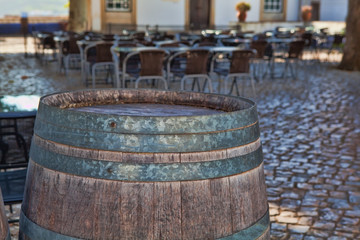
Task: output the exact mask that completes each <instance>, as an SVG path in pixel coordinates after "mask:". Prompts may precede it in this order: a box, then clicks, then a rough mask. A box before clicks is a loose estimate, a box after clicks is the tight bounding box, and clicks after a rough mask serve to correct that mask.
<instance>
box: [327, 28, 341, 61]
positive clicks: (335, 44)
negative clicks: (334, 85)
mask: <svg viewBox="0 0 360 240" xmlns="http://www.w3.org/2000/svg"><path fill="white" fill-rule="evenodd" d="M343 41H344V35H341V34H334V36H332V37H331V39H330V44H329V50H328V62H330V61H334V60H337V58H334V57H336V55H335V54H337V55H338V54H340V53H342V52H343V47H344V43H343ZM330 57H332V58H330Z"/></svg>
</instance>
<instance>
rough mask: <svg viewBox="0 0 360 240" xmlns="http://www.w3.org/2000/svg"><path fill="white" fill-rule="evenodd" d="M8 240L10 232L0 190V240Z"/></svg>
mask: <svg viewBox="0 0 360 240" xmlns="http://www.w3.org/2000/svg"><path fill="white" fill-rule="evenodd" d="M5 239H6V240H10V230H9V225H8V220H7V217H6V214H5V208H4V201H3V198H2V194H1V188H0V240H5Z"/></svg>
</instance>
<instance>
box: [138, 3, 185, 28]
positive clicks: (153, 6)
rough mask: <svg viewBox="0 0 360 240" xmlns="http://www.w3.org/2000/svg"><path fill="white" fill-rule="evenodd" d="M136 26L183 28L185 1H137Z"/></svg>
mask: <svg viewBox="0 0 360 240" xmlns="http://www.w3.org/2000/svg"><path fill="white" fill-rule="evenodd" d="M136 8H137V12H136V18H137V19H136V22H137V24H138V25H151V26H154V25H165V26H183V25H184V24H185V0H137V5H136Z"/></svg>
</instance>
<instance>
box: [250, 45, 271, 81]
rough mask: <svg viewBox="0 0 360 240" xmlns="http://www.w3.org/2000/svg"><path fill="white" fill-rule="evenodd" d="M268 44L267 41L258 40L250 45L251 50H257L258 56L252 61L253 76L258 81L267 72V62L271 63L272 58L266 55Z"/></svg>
mask: <svg viewBox="0 0 360 240" xmlns="http://www.w3.org/2000/svg"><path fill="white" fill-rule="evenodd" d="M267 45H268V43H267V41H266V40H257V41H252V42H251V43H250V48H251V49H255V50H256V55H255V56H254V58H252V59H251V61H252V62H253V63H254V64H253V75H254V78H255V79H256V80H259V79H261V78H262V76H263V75H264V72H265V69H264V68H265V67H266V66H265V61H268V62H269V61H270V57H268V56H266V55H265V50H266V47H267Z"/></svg>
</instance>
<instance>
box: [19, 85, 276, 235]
mask: <svg viewBox="0 0 360 240" xmlns="http://www.w3.org/2000/svg"><path fill="white" fill-rule="evenodd" d="M269 225H270V223H269V212H268V203H267V197H266V186H265V178H264V170H263V157H262V148H261V143H260V133H259V123H258V117H257V110H256V105H255V104H254V103H253V102H252V101H250V100H247V99H243V98H237V97H230V96H224V95H215V94H204V93H194V92H170V91H155V90H115V89H114V90H86V91H76V92H66V93H57V94H53V95H48V96H45V97H43V98H42V99H41V100H40V104H39V109H38V113H37V117H36V122H35V128H34V137H33V142H32V145H31V151H30V162H29V167H28V175H27V180H26V187H25V195H24V201H23V204H22V212H21V219H20V230H21V232H22V233H23V234H25V235H24V237H26V238H27V239H36V240H39V239H241V238H243V237H244V238H246V239H268V238H269Z"/></svg>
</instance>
